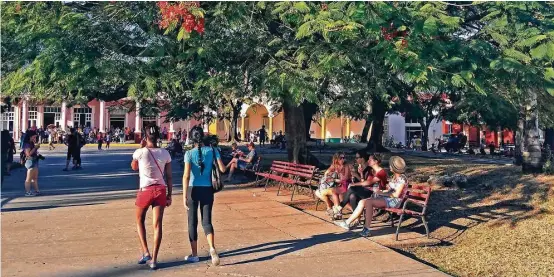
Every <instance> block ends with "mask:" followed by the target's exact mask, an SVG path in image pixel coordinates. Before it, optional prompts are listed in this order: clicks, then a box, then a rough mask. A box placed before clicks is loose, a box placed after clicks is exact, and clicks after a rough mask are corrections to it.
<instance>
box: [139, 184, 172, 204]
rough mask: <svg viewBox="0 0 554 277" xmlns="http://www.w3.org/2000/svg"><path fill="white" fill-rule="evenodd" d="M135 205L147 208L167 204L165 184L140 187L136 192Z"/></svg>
mask: <svg viewBox="0 0 554 277" xmlns="http://www.w3.org/2000/svg"><path fill="white" fill-rule="evenodd" d="M135 205H136V206H137V207H140V208H148V207H150V206H152V207H156V206H161V207H165V206H166V205H167V193H166V186H165V185H151V186H148V187H145V188H140V189H139V190H138V192H137V199H136V201H135Z"/></svg>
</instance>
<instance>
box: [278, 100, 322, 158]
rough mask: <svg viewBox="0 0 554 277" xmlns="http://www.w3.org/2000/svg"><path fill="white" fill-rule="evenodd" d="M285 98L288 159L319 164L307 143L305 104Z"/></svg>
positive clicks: (284, 109)
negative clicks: (298, 103)
mask: <svg viewBox="0 0 554 277" xmlns="http://www.w3.org/2000/svg"><path fill="white" fill-rule="evenodd" d="M283 100H284V101H283V112H284V113H285V134H286V139H287V155H288V160H289V161H291V162H295V163H300V164H312V165H316V166H319V161H318V160H317V158H315V157H314V156H313V155H311V154H310V151H308V147H307V145H306V121H305V120H304V109H303V105H296V104H295V103H294V102H292V101H290V100H289V99H283Z"/></svg>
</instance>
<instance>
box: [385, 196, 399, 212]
mask: <svg viewBox="0 0 554 277" xmlns="http://www.w3.org/2000/svg"><path fill="white" fill-rule="evenodd" d="M383 198H384V199H385V202H386V203H387V208H394V209H398V208H400V205H401V204H402V199H400V198H396V197H383Z"/></svg>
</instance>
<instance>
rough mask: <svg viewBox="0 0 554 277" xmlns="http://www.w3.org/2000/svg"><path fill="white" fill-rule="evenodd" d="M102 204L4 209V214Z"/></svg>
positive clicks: (89, 204) (88, 204) (90, 204)
mask: <svg viewBox="0 0 554 277" xmlns="http://www.w3.org/2000/svg"><path fill="white" fill-rule="evenodd" d="M101 204H105V203H86V204H70V205H44V206H31V207H18V208H2V212H18V211H34V210H45V209H54V208H63V207H78V206H93V205H101Z"/></svg>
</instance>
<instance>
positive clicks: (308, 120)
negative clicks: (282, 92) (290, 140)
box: [302, 101, 318, 140]
mask: <svg viewBox="0 0 554 277" xmlns="http://www.w3.org/2000/svg"><path fill="white" fill-rule="evenodd" d="M302 107H303V109H304V124H305V126H306V139H307V140H309V139H310V129H311V127H312V119H313V117H314V114H316V113H317V109H318V105H317V104H315V103H311V102H308V101H304V102H303V103H302Z"/></svg>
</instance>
